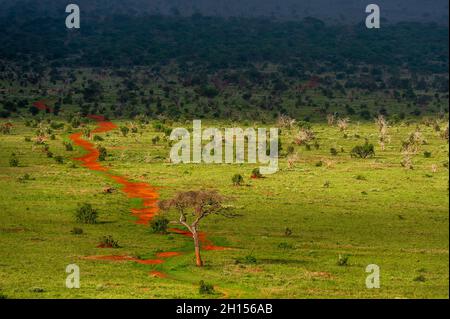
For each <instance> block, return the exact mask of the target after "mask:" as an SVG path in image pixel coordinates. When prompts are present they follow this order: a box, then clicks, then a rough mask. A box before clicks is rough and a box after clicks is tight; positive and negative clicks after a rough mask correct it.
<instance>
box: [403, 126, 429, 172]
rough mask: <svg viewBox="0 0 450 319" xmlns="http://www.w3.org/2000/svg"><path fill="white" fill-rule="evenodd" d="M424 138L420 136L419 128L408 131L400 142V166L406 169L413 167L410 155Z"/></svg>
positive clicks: (424, 141)
mask: <svg viewBox="0 0 450 319" xmlns="http://www.w3.org/2000/svg"><path fill="white" fill-rule="evenodd" d="M425 143H426V140H425V139H424V137H423V136H422V133H421V132H420V130H419V128H418V127H417V129H416V130H415V131H414V132H412V133H410V134H409V136H408V137H407V139H406V140H404V141H403V143H402V154H403V159H402V162H401V164H402V166H403V167H405V168H407V169H413V163H412V157H413V156H414V155H415V154H417V152H419V150H420V146H421V145H422V144H425Z"/></svg>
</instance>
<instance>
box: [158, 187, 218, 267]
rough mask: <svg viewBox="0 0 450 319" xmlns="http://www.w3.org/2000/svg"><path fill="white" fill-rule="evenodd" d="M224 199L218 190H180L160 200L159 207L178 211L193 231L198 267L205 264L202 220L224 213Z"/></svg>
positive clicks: (186, 225) (180, 219)
mask: <svg viewBox="0 0 450 319" xmlns="http://www.w3.org/2000/svg"><path fill="white" fill-rule="evenodd" d="M223 201H224V197H223V196H222V195H220V194H219V193H218V192H217V191H214V190H200V191H188V192H180V193H178V194H176V195H175V196H174V197H173V198H172V199H169V200H165V201H161V202H159V207H160V208H161V209H162V210H164V211H167V210H170V209H175V210H176V211H178V213H179V214H180V218H179V222H180V223H181V224H182V225H183V226H185V227H186V228H187V229H188V230H189V232H191V234H192V238H193V239H194V246H195V259H196V265H197V266H198V267H201V266H203V261H202V258H201V256H200V240H199V231H198V228H199V224H200V221H201V220H202V219H203V218H205V217H207V216H209V215H213V214H220V213H224V212H225V208H224V206H223V205H222V204H223ZM188 219H190V220H188Z"/></svg>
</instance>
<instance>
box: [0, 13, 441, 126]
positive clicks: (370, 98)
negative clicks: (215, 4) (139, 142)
mask: <svg viewBox="0 0 450 319" xmlns="http://www.w3.org/2000/svg"><path fill="white" fill-rule="evenodd" d="M64 19H65V16H64V15H61V17H54V18H39V17H34V18H33V16H31V17H28V18H27V17H23V16H7V17H3V18H1V19H0V34H1V39H2V44H3V45H2V46H1V47H0V115H1V116H2V117H10V116H17V115H19V114H22V115H27V114H28V115H29V114H30V113H31V114H32V115H36V114H38V112H39V110H38V109H36V107H35V106H33V105H32V103H33V101H36V100H37V99H46V101H47V103H50V104H51V105H50V106H51V108H52V112H53V111H55V112H56V113H59V110H61V109H64V110H66V111H67V110H70V111H71V112H72V113H74V112H75V113H76V112H81V113H86V114H87V113H91V112H102V113H104V114H106V115H107V116H109V117H126V118H128V117H135V116H137V115H140V114H145V115H147V116H155V115H159V116H166V117H172V118H183V117H192V116H197V117H206V118H232V119H236V120H240V119H251V120H270V119H273V118H276V117H277V116H278V115H279V114H288V115H290V116H292V117H294V118H297V119H298V120H302V121H310V120H316V119H317V120H323V119H325V118H326V115H327V114H330V113H339V114H345V115H348V116H351V117H355V118H358V119H359V120H372V118H373V117H375V116H376V115H377V114H379V113H381V114H383V115H385V116H391V115H395V116H396V117H400V118H405V117H410V116H412V117H413V116H420V115H424V114H427V115H430V114H433V115H436V114H439V115H440V116H444V115H445V114H446V113H447V112H448V40H447V38H448V27H446V26H440V25H437V24H423V23H412V22H411V23H406V22H405V23H398V24H394V25H388V26H386V27H384V28H382V29H379V30H368V29H367V28H365V26H364V25H363V24H362V23H361V24H357V25H353V26H348V25H345V26H344V25H327V24H325V23H324V22H322V21H321V20H318V19H315V18H305V19H303V20H301V21H279V20H276V19H267V18H220V17H206V16H202V15H200V14H194V15H192V16H190V17H182V16H177V15H176V14H174V15H172V16H140V17H131V16H119V15H115V16H111V17H101V18H100V17H97V18H96V17H95V16H92V15H91V16H89V17H88V18H86V19H84V20H83V22H82V27H81V29H79V30H68V29H66V28H65V27H64ZM66 113H67V112H66Z"/></svg>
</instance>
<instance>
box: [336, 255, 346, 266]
mask: <svg viewBox="0 0 450 319" xmlns="http://www.w3.org/2000/svg"><path fill="white" fill-rule="evenodd" d="M337 264H338V266H347V265H348V256H347V255H339V258H338V263H337Z"/></svg>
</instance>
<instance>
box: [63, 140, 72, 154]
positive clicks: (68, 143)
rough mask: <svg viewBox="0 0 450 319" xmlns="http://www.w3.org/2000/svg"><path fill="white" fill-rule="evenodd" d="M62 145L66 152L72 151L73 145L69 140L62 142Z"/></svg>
mask: <svg viewBox="0 0 450 319" xmlns="http://www.w3.org/2000/svg"><path fill="white" fill-rule="evenodd" d="M64 147H65V148H66V151H68V152H72V151H73V145H72V143H70V142H64Z"/></svg>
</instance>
